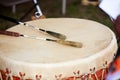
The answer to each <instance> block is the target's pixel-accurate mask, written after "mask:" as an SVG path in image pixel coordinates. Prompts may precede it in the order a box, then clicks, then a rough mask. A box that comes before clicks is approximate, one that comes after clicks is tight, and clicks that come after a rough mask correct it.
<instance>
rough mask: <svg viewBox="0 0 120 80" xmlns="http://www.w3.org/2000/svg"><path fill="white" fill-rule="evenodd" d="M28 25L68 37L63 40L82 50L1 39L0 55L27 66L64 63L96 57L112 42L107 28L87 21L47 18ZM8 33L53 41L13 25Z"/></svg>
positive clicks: (3, 37) (44, 34) (43, 43)
mask: <svg viewBox="0 0 120 80" xmlns="http://www.w3.org/2000/svg"><path fill="white" fill-rule="evenodd" d="M27 23H28V24H31V25H34V26H36V27H39V28H42V29H45V30H50V31H54V32H58V33H62V34H64V35H66V36H67V39H66V40H70V41H77V42H81V43H82V44H83V46H82V48H76V47H71V46H65V45H62V44H58V43H55V42H50V41H44V40H36V39H29V38H24V37H11V36H5V35H0V55H2V56H5V57H9V58H10V59H13V60H16V61H23V62H27V63H43V64H44V63H59V62H67V61H72V60H77V59H83V58H87V57H89V56H92V55H95V54H97V53H98V52H100V51H102V50H104V49H106V47H108V46H109V44H110V42H111V40H112V38H113V34H112V33H111V31H110V30H109V29H108V28H107V27H105V26H104V25H102V24H100V23H97V22H94V21H90V20H83V19H72V18H58V19H52V18H50V19H43V20H35V21H30V22H27ZM8 31H14V32H19V33H22V34H26V35H30V36H38V37H42V38H52V39H56V38H54V37H52V36H50V35H49V34H47V33H44V32H41V31H38V30H35V29H33V28H31V27H25V26H23V25H16V26H14V27H12V28H10V29H8Z"/></svg>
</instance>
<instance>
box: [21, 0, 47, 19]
mask: <svg viewBox="0 0 120 80" xmlns="http://www.w3.org/2000/svg"><path fill="white" fill-rule="evenodd" d="M33 2H34V5H33V6H32V7H31V8H30V9H29V10H28V11H27V12H26V13H25V14H24V15H23V16H22V17H21V18H20V20H23V19H24V18H25V17H26V16H27V15H28V14H29V13H30V12H31V11H32V10H33V9H34V8H36V9H37V11H36V12H35V17H34V18H36V19H38V18H45V16H44V15H43V14H42V11H41V9H40V6H39V4H38V2H37V0H33Z"/></svg>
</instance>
